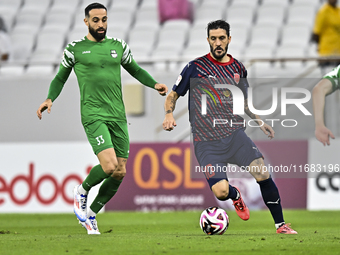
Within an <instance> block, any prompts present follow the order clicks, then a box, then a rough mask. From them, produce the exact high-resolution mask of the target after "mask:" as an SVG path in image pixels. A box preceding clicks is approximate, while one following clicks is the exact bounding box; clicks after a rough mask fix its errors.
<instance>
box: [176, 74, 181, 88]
mask: <svg viewBox="0 0 340 255" xmlns="http://www.w3.org/2000/svg"><path fill="white" fill-rule="evenodd" d="M181 80H182V75H179V76H178V78H177V81H176V83H175V85H176V86H178V84H179V83H180V82H181Z"/></svg>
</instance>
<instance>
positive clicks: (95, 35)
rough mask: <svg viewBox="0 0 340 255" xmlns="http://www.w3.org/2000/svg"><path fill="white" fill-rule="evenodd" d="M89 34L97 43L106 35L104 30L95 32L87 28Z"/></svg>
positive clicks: (100, 29)
mask: <svg viewBox="0 0 340 255" xmlns="http://www.w3.org/2000/svg"><path fill="white" fill-rule="evenodd" d="M98 31H104V33H98ZM89 32H90V34H91V35H92V36H93V38H94V39H95V40H96V41H97V42H99V41H101V40H103V39H104V38H105V35H106V29H105V28H98V29H97V30H94V29H93V28H92V27H91V26H89Z"/></svg>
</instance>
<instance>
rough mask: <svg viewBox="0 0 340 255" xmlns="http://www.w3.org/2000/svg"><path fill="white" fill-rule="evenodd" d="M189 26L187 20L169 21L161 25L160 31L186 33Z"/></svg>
mask: <svg viewBox="0 0 340 255" xmlns="http://www.w3.org/2000/svg"><path fill="white" fill-rule="evenodd" d="M190 26H191V24H190V21H188V20H169V21H166V22H164V23H163V26H162V29H164V30H166V31H170V30H178V31H179V30H184V31H187V30H188V29H189V27H190Z"/></svg>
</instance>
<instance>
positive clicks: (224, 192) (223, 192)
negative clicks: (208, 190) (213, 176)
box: [213, 189, 229, 201]
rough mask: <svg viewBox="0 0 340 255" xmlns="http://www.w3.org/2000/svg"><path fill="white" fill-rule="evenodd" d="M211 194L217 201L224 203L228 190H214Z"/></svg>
mask: <svg viewBox="0 0 340 255" xmlns="http://www.w3.org/2000/svg"><path fill="white" fill-rule="evenodd" d="M213 193H214V195H215V197H216V198H217V199H218V200H221V201H224V200H226V199H227V197H228V195H229V190H227V189H214V190H213Z"/></svg>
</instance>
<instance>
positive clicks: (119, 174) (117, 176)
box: [112, 164, 126, 180]
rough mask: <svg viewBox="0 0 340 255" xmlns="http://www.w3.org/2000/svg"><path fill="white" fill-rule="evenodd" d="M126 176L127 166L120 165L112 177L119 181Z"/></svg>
mask: <svg viewBox="0 0 340 255" xmlns="http://www.w3.org/2000/svg"><path fill="white" fill-rule="evenodd" d="M125 175H126V168H125V165H123V164H122V165H118V167H117V168H116V170H115V171H114V172H113V174H112V177H113V178H115V179H117V180H122V179H123V178H124V176H125Z"/></svg>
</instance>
